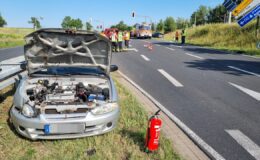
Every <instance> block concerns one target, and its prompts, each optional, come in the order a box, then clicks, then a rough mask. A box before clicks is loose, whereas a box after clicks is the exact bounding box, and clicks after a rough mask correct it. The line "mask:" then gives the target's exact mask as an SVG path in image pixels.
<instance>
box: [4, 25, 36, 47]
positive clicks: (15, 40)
mask: <svg viewBox="0 0 260 160" xmlns="http://www.w3.org/2000/svg"><path fill="white" fill-rule="evenodd" d="M31 32H33V29H27V28H0V48H8V47H16V46H21V45H24V39H23V38H24V36H25V35H27V34H29V33H31Z"/></svg>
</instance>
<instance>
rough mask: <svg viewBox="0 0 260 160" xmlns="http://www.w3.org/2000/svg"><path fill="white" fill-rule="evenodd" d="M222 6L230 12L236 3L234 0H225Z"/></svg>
mask: <svg viewBox="0 0 260 160" xmlns="http://www.w3.org/2000/svg"><path fill="white" fill-rule="evenodd" d="M223 6H225V8H226V9H227V10H228V11H229V12H231V11H233V10H234V9H235V8H236V7H237V4H236V1H235V0H225V2H224V3H223Z"/></svg>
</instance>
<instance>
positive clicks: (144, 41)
mask: <svg viewBox="0 0 260 160" xmlns="http://www.w3.org/2000/svg"><path fill="white" fill-rule="evenodd" d="M142 41H144V42H147V43H150V42H149V41H147V40H142Z"/></svg>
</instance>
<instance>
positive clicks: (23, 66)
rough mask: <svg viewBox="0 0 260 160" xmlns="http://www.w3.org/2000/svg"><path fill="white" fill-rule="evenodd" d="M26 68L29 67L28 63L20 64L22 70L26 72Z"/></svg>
mask: <svg viewBox="0 0 260 160" xmlns="http://www.w3.org/2000/svg"><path fill="white" fill-rule="evenodd" d="M26 66H27V63H26V62H24V63H22V64H20V68H21V69H22V70H26Z"/></svg>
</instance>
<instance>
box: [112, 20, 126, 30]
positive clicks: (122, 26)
mask: <svg viewBox="0 0 260 160" xmlns="http://www.w3.org/2000/svg"><path fill="white" fill-rule="evenodd" d="M128 27H129V26H128V25H126V24H125V23H124V21H120V22H119V23H118V24H116V25H113V26H111V28H117V29H119V30H121V31H126V30H128V29H130V28H128Z"/></svg>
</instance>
